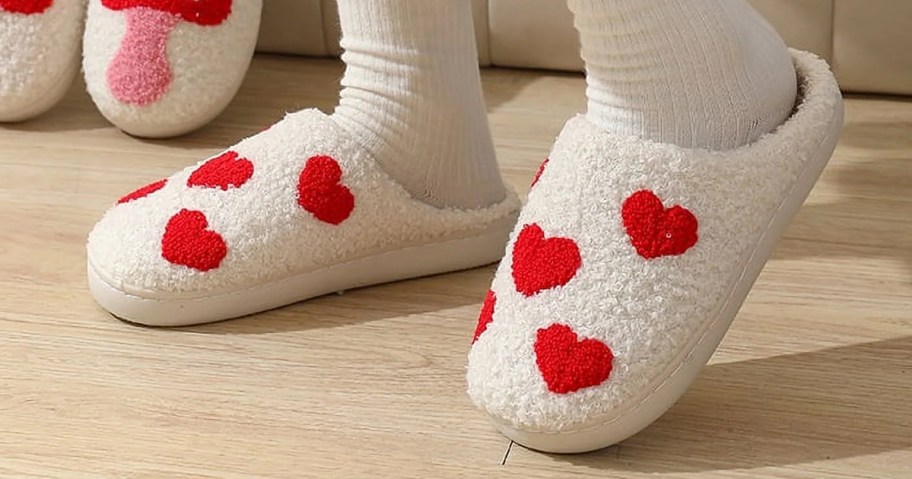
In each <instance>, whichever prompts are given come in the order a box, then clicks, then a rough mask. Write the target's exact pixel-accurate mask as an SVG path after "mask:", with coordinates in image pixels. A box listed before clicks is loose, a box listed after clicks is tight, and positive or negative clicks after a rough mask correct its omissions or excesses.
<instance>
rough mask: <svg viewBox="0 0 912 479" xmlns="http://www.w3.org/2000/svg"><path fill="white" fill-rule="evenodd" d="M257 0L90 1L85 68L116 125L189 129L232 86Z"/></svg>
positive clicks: (242, 65) (249, 42)
mask: <svg viewBox="0 0 912 479" xmlns="http://www.w3.org/2000/svg"><path fill="white" fill-rule="evenodd" d="M261 7H262V0H198V1H169V0H90V1H89V10H88V18H87V21H86V32H85V40H84V43H85V46H84V59H83V69H84V70H85V80H86V86H87V87H88V90H89V94H90V95H91V96H92V99H93V100H94V101H95V104H96V105H97V106H98V109H99V110H100V111H101V113H102V114H103V115H104V116H105V117H106V118H107V119H108V120H110V121H111V123H114V124H115V125H116V126H117V127H118V128H120V129H122V130H124V131H126V132H127V133H130V134H133V135H137V136H144V137H168V136H175V135H180V134H184V133H188V132H190V131H193V130H195V129H197V128H199V127H201V126H203V125H205V124H206V123H208V122H209V121H211V120H212V119H213V118H215V116H217V115H218V114H219V113H221V112H222V110H224V108H225V107H226V106H227V105H228V103H229V102H230V101H231V99H232V98H233V97H234V95H235V93H237V90H238V88H240V86H241V82H242V81H243V79H244V75H245V74H246V72H247V67H248V66H249V64H250V59H251V58H252V56H253V50H254V47H255V46H256V39H257V34H258V32H259V25H260V11H261Z"/></svg>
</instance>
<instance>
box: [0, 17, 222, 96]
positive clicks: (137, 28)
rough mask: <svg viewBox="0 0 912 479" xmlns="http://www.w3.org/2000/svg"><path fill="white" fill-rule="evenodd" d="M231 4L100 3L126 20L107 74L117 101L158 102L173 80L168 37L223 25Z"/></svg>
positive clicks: (109, 84) (109, 85)
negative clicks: (187, 28) (186, 26)
mask: <svg viewBox="0 0 912 479" xmlns="http://www.w3.org/2000/svg"><path fill="white" fill-rule="evenodd" d="M0 1H2V0H0ZM231 2H232V0H101V3H102V5H104V6H105V7H107V8H109V9H111V10H123V11H124V14H125V15H126V20H127V31H126V33H125V34H124V38H123V41H122V42H121V44H120V49H119V50H118V52H117V55H116V56H115V57H114V60H113V61H112V62H111V64H110V65H109V66H108V71H107V79H108V87H109V88H110V89H111V93H112V94H113V95H114V97H115V98H117V99H118V100H120V101H122V102H124V103H128V104H131V105H137V106H145V105H149V104H151V103H154V102H156V101H158V100H159V99H160V98H161V97H162V96H164V94H165V93H166V92H167V91H168V88H169V87H170V86H171V81H172V78H173V75H172V72H171V66H170V64H169V62H168V58H167V43H168V35H169V34H170V33H171V31H172V30H173V29H174V27H175V26H177V24H178V23H180V22H181V21H185V22H191V23H195V24H197V25H201V26H216V25H219V24H221V23H222V22H224V21H225V20H226V19H227V18H228V16H229V15H231Z"/></svg>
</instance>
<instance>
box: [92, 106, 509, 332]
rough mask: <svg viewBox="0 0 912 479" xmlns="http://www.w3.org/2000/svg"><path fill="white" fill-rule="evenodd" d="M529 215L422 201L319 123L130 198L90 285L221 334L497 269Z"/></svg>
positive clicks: (147, 316) (169, 320) (250, 142)
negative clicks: (352, 294)
mask: <svg viewBox="0 0 912 479" xmlns="http://www.w3.org/2000/svg"><path fill="white" fill-rule="evenodd" d="M519 207H520V203H519V199H518V198H517V197H516V195H515V194H514V193H512V192H510V193H509V194H508V196H507V198H506V199H504V200H503V201H502V202H501V203H499V204H497V205H493V206H491V207H488V208H485V209H479V210H471V211H470V210H455V209H438V208H435V207H432V206H429V205H427V204H425V203H422V202H420V201H418V200H415V199H413V198H411V197H410V196H409V194H408V193H407V192H406V191H405V189H403V188H402V187H401V186H400V185H399V184H398V183H396V182H395V181H393V180H392V179H391V178H390V177H389V176H387V175H386V174H385V173H384V172H383V171H382V170H380V168H379V167H378V166H377V165H376V163H375V162H374V161H373V160H371V159H370V157H369V156H368V154H367V153H366V152H365V151H364V150H363V149H362V148H360V147H359V146H357V145H356V144H355V143H353V142H352V141H350V140H349V139H348V138H347V137H346V136H345V134H344V133H343V132H342V130H341V129H340V128H339V127H338V126H337V125H336V124H335V123H334V122H333V121H332V120H331V119H330V118H329V117H327V116H326V115H324V114H322V113H320V112H318V111H316V110H308V111H303V112H299V113H295V114H291V115H289V116H288V117H286V119H285V120H283V121H281V122H279V123H278V124H276V125H274V126H273V127H272V128H271V129H269V130H267V131H265V132H263V133H260V134H259V135H256V136H254V137H252V138H249V139H247V140H245V141H243V142H241V143H239V144H238V145H236V146H234V147H233V148H231V149H229V150H228V151H226V152H225V153H223V154H221V155H219V156H217V157H215V158H212V159H210V160H207V161H203V162H201V163H200V164H198V165H196V166H193V167H190V168H187V169H186V170H184V171H182V172H180V173H177V174H175V175H174V176H172V177H170V178H168V179H167V180H162V181H159V182H156V183H153V184H151V185H149V186H146V187H144V188H141V189H139V190H137V191H135V192H133V193H131V194H129V195H127V196H125V197H124V198H122V199H121V200H120V201H119V202H118V204H117V205H116V206H114V207H113V208H112V209H111V210H110V211H108V213H107V214H106V215H105V216H104V218H102V220H101V221H100V222H99V223H98V225H96V226H95V229H94V230H93V231H92V233H91V234H90V235H89V241H88V275H89V284H90V286H91V290H92V293H93V294H94V295H95V298H96V299H97V300H98V302H99V303H101V305H102V306H104V307H105V308H106V309H107V310H109V311H111V312H112V313H113V314H114V315H115V316H118V317H120V318H123V319H126V320H129V321H133V322H137V323H143V324H149V325H156V326H175V325H186V324H194V323H204V322H210V321H218V320H222V319H228V318H233V317H237V316H242V315H246V314H251V313H256V312H259V311H263V310H267V309H270V308H275V307H279V306H283V305H286V304H289V303H293V302H297V301H301V300H304V299H308V298H312V297H314V296H319V295H323V294H326V293H331V292H336V291H341V290H346V289H350V288H357V287H361V286H367V285H371V284H377V283H382V282H388V281H395V280H400V279H406V278H413V277H418V276H425V275H430V274H436V273H443V272H448V271H455V270H460V269H466V268H473V267H476V266H481V265H484V264H489V263H493V262H496V261H498V260H499V259H500V258H501V257H502V256H503V249H504V246H505V245H506V242H507V238H508V237H509V234H510V230H511V229H512V228H513V225H514V224H515V222H516V216H517V214H518V211H519Z"/></svg>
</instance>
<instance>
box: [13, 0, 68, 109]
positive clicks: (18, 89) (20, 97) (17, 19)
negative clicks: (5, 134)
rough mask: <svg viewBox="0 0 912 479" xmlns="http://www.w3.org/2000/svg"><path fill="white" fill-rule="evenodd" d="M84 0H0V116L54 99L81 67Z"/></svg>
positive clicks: (52, 102)
mask: <svg viewBox="0 0 912 479" xmlns="http://www.w3.org/2000/svg"><path fill="white" fill-rule="evenodd" d="M84 16H85V0H0V121H3V122H7V121H22V120H27V119H29V118H32V117H35V116H38V115H40V114H42V113H44V112H45V111H47V110H49V109H50V108H51V107H53V106H54V105H56V104H57V102H59V101H60V99H61V98H63V96H64V95H65V94H66V92H67V90H68V89H69V88H70V85H71V84H72V83H73V78H74V77H75V76H76V72H78V71H79V46H80V35H82V27H83V18H84Z"/></svg>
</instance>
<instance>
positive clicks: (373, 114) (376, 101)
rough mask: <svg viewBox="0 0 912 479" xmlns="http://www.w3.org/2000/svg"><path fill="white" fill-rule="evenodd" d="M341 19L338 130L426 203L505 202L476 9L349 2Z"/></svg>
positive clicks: (431, 0)
mask: <svg viewBox="0 0 912 479" xmlns="http://www.w3.org/2000/svg"><path fill="white" fill-rule="evenodd" d="M339 14H340V18H341V22H342V31H343V36H342V46H343V47H344V48H345V54H344V55H343V56H342V58H343V60H345V63H346V69H345V76H344V77H343V78H342V86H343V89H342V94H341V100H340V102H339V106H338V108H336V111H335V113H334V114H333V119H334V120H335V121H336V123H338V124H339V125H340V126H341V127H343V128H344V129H346V130H347V131H348V132H349V133H350V134H351V135H352V138H353V139H354V140H356V141H357V142H358V143H360V144H361V145H362V146H364V147H365V148H366V149H367V151H369V152H370V153H371V154H372V155H373V157H374V158H375V159H376V160H377V162H378V163H379V164H380V165H381V166H382V167H383V170H384V171H386V173H387V174H389V175H390V176H392V177H393V178H395V179H396V180H397V181H398V182H399V183H400V184H401V185H402V186H403V187H405V189H406V190H408V191H409V192H410V193H411V194H412V196H414V197H415V198H417V199H419V200H421V201H424V202H426V203H428V204H431V205H434V206H438V207H457V208H475V207H479V206H484V205H490V204H492V203H496V202H499V201H501V200H503V198H504V195H505V190H504V186H503V181H502V180H501V177H500V172H499V170H498V168H497V162H496V160H495V156H494V146H493V142H492V140H491V133H490V131H489V128H488V117H487V113H486V110H485V104H484V98H483V97H482V92H481V79H480V76H479V72H478V54H477V50H476V46H475V33H474V29H473V28H472V11H471V5H470V3H469V2H468V1H465V0H455V1H454V0H425V1H420V2H419V1H409V0H358V1H354V0H348V1H341V2H339Z"/></svg>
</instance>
